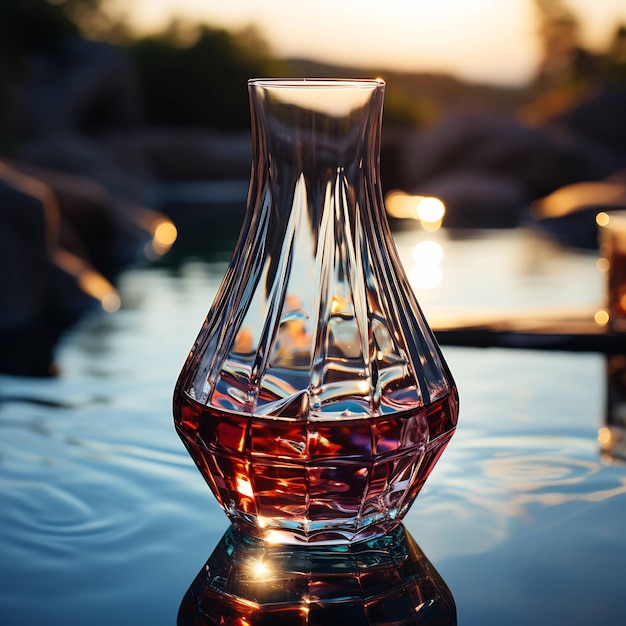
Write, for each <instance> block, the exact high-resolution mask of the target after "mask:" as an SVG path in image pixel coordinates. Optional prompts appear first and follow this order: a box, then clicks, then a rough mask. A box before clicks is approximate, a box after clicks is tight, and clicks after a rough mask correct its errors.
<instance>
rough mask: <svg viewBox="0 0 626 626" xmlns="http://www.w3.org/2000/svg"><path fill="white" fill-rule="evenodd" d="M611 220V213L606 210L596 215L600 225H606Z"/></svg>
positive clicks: (597, 222)
mask: <svg viewBox="0 0 626 626" xmlns="http://www.w3.org/2000/svg"><path fill="white" fill-rule="evenodd" d="M609 221H610V218H609V214H608V213H605V212H604V211H600V213H598V214H597V215H596V224H597V225H598V226H606V225H607V224H608V223H609Z"/></svg>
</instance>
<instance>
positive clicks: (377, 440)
mask: <svg viewBox="0 0 626 626" xmlns="http://www.w3.org/2000/svg"><path fill="white" fill-rule="evenodd" d="M175 414H176V416H175V424H176V429H177V431H178V433H179V435H180V437H181V439H182V441H183V443H184V444H185V446H186V447H187V449H188V450H189V453H190V454H191V456H192V458H193V460H194V461H195V462H196V464H197V466H198V468H199V469H200V472H201V473H202V475H203V476H204V478H205V480H206V481H207V483H208V484H209V486H210V488H211V490H212V491H213V493H214V494H215V496H216V498H217V499H218V501H219V502H220V504H221V506H222V507H223V508H224V510H225V511H226V512H227V514H228V515H229V516H230V517H231V520H232V521H233V522H235V523H237V524H239V525H240V526H242V527H243V528H244V530H246V531H247V532H249V533H251V534H254V535H256V536H260V537H262V538H266V539H270V540H271V539H278V540H280V541H285V542H287V541H291V542H293V541H315V542H320V541H322V542H332V541H344V542H345V541H346V540H349V541H352V540H354V539H365V538H368V537H371V536H375V535H378V534H381V533H383V532H387V531H389V530H391V529H392V528H393V527H395V526H396V525H397V524H398V523H399V521H400V519H401V518H402V516H403V515H404V513H406V511H407V510H408V508H409V507H410V505H411V504H412V502H413V500H415V497H416V496H417V494H418V493H419V491H420V489H421V488H422V486H423V485H424V482H425V481H426V478H427V477H428V475H429V474H430V472H431V470H432V468H433V467H434V465H435V463H436V462H437V460H438V459H439V456H440V455H441V453H442V452H443V450H444V448H445V447H446V445H447V444H448V442H449V441H450V438H451V436H452V434H453V433H454V430H455V427H456V421H457V414H458V402H457V395H456V390H454V391H453V393H451V394H449V395H447V396H445V397H444V398H443V399H440V400H438V401H436V402H434V403H432V404H430V405H428V406H426V407H423V408H421V409H419V410H416V411H410V412H404V413H398V414H392V415H386V416H382V417H376V418H367V419H363V418H359V419H345V420H336V419H335V420H328V421H305V420H292V419H285V420H282V419H274V418H257V417H253V416H246V415H242V414H238V413H229V412H225V411H221V410H216V409H213V408H211V407H207V406H203V405H200V404H198V403H196V402H194V401H192V400H191V399H189V398H188V397H187V396H186V395H185V394H180V395H179V396H178V397H177V399H176V403H175Z"/></svg>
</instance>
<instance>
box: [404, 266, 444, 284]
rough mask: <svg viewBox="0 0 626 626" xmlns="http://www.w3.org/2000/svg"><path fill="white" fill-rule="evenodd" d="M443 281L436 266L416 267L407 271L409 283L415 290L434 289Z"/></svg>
mask: <svg viewBox="0 0 626 626" xmlns="http://www.w3.org/2000/svg"><path fill="white" fill-rule="evenodd" d="M442 279H443V272H442V271H441V268H440V267H439V266H438V265H423V266H419V265H416V266H415V267H413V268H412V269H411V270H410V271H409V282H410V283H411V285H412V286H413V287H415V289H434V288H435V287H437V286H438V285H439V284H440V283H441V281H442Z"/></svg>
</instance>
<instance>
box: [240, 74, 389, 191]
mask: <svg viewBox="0 0 626 626" xmlns="http://www.w3.org/2000/svg"><path fill="white" fill-rule="evenodd" d="M384 88H385V85H384V82H383V81H380V80H362V81H359V80H355V81H352V80H351V81H345V80H252V81H250V83H249V93H250V103H251V114H252V129H253V178H254V177H256V178H260V179H264V180H265V182H262V181H261V180H259V181H258V182H259V183H260V184H261V185H264V184H267V182H268V181H269V184H270V185H271V186H272V187H274V189H275V191H277V190H278V189H279V188H282V189H283V191H284V192H286V193H288V194H289V193H291V191H292V190H293V189H295V188H296V186H297V185H298V181H301V182H302V181H303V180H304V182H305V184H306V186H307V188H308V189H309V192H310V193H312V194H314V195H316V189H317V191H318V192H319V193H324V189H325V188H326V187H327V186H328V184H329V183H330V184H331V185H333V184H334V181H336V179H337V178H338V177H339V178H341V179H342V180H343V181H344V183H345V184H347V186H348V187H353V186H354V185H358V184H359V179H361V178H362V177H371V178H373V179H374V180H378V178H379V164H378V157H379V153H380V130H381V119H382V105H383V97H384Z"/></svg>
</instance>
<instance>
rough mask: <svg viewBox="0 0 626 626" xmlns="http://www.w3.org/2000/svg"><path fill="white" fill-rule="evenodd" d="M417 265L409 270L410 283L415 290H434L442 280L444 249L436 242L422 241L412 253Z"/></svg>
mask: <svg viewBox="0 0 626 626" xmlns="http://www.w3.org/2000/svg"><path fill="white" fill-rule="evenodd" d="M412 257H413V261H414V262H415V265H414V266H413V267H412V268H411V269H410V270H409V282H410V283H411V285H412V286H413V287H414V288H415V289H434V288H435V287H437V286H438V285H439V284H440V283H441V281H442V279H443V272H442V270H441V266H440V264H441V261H442V260H443V248H442V247H441V246H440V245H439V244H438V243H437V242H436V241H420V242H419V243H418V244H417V245H416V246H415V247H414V248H413V253H412Z"/></svg>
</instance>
